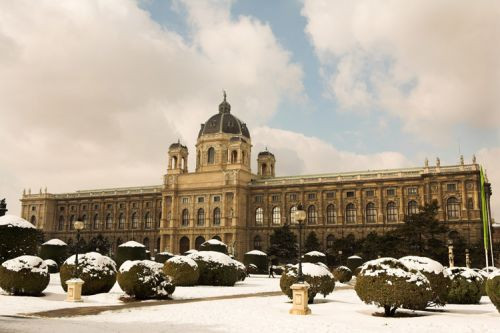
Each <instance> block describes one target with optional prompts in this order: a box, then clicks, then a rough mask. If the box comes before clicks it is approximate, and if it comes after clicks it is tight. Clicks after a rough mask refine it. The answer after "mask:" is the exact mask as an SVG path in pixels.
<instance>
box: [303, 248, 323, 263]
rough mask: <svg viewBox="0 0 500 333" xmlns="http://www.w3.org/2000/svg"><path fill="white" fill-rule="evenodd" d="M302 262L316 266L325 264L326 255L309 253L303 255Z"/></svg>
mask: <svg viewBox="0 0 500 333" xmlns="http://www.w3.org/2000/svg"><path fill="white" fill-rule="evenodd" d="M303 262H310V263H312V264H317V263H319V262H321V263H323V264H326V255H325V254H324V253H322V252H319V251H311V252H307V253H306V254H304V257H303Z"/></svg>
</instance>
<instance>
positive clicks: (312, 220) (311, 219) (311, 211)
mask: <svg viewBox="0 0 500 333" xmlns="http://www.w3.org/2000/svg"><path fill="white" fill-rule="evenodd" d="M317 219H318V214H317V213H316V207H315V206H314V205H311V206H309V208H307V223H308V224H316V221H317Z"/></svg>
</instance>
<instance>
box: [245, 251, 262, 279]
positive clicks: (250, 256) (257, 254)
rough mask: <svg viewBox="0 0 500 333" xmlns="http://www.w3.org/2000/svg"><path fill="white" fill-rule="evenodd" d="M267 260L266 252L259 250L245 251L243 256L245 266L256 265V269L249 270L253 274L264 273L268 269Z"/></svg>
mask: <svg viewBox="0 0 500 333" xmlns="http://www.w3.org/2000/svg"><path fill="white" fill-rule="evenodd" d="M267 261H268V259H267V254H266V253H264V252H262V251H259V250H253V251H250V252H247V253H245V254H244V256H243V263H244V264H245V266H247V267H249V265H254V266H255V267H256V270H255V271H253V272H251V273H253V274H266V273H267V269H268V267H267Z"/></svg>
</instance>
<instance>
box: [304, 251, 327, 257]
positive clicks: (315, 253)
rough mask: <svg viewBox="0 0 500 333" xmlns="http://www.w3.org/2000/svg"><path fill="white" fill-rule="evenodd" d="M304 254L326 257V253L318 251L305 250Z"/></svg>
mask: <svg viewBox="0 0 500 333" xmlns="http://www.w3.org/2000/svg"><path fill="white" fill-rule="evenodd" d="M305 255H306V256H311V257H326V255H325V254H324V253H321V252H319V251H311V252H307V253H306V254H305Z"/></svg>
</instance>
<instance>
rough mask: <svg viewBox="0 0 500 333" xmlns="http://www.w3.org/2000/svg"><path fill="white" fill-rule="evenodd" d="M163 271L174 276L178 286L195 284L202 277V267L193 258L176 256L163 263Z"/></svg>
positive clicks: (174, 281) (173, 279)
mask: <svg viewBox="0 0 500 333" xmlns="http://www.w3.org/2000/svg"><path fill="white" fill-rule="evenodd" d="M163 273H165V275H168V276H170V277H171V278H172V282H173V283H174V284H175V285H176V286H194V285H195V284H197V283H198V279H199V278H200V269H199V268H198V264H196V262H195V261H194V260H193V259H190V258H187V257H182V256H176V257H173V258H170V259H168V260H167V261H166V262H165V264H164V265H163Z"/></svg>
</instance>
